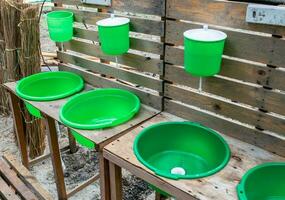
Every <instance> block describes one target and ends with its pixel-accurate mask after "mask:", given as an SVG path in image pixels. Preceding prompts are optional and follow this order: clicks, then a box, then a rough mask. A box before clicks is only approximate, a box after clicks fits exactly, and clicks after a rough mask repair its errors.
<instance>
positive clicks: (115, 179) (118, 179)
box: [109, 161, 123, 200]
mask: <svg viewBox="0 0 285 200" xmlns="http://www.w3.org/2000/svg"><path fill="white" fill-rule="evenodd" d="M109 172H110V189H111V199H112V200H122V199H123V192H122V169H121V167H119V166H117V165H115V164H114V163H112V162H110V161H109Z"/></svg>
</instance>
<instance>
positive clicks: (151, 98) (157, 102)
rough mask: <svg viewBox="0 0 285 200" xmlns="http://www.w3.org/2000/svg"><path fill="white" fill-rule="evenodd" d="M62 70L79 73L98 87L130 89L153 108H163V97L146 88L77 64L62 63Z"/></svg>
mask: <svg viewBox="0 0 285 200" xmlns="http://www.w3.org/2000/svg"><path fill="white" fill-rule="evenodd" d="M59 69H60V70H61V71H70V72H73V73H76V74H79V75H80V76H82V77H83V78H84V80H85V81H86V82H87V83H89V84H90V85H92V86H94V87H98V88H121V89H125V90H130V91H131V92H133V93H135V94H136V95H138V96H139V98H140V100H141V101H142V103H144V104H146V105H148V106H151V107H153V108H156V109H159V110H161V109H162V97H161V96H158V95H155V94H153V93H150V92H147V91H146V90H143V89H140V88H136V87H132V86H130V85H127V84H123V83H120V82H118V81H116V80H115V79H109V78H104V77H102V76H99V75H98V74H97V75H96V74H94V73H92V72H90V71H87V70H86V69H83V68H79V67H75V66H68V65H65V64H61V65H60V66H59Z"/></svg>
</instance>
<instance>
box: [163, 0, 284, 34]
mask: <svg viewBox="0 0 285 200" xmlns="http://www.w3.org/2000/svg"><path fill="white" fill-rule="evenodd" d="M247 5H248V3H243V2H231V1H226V0H220V1H218V0H199V1H197V0H170V1H167V5H166V12H167V14H166V16H167V17H168V18H173V19H184V20H188V21H195V22H201V23H207V24H213V25H219V26H226V27H231V28H236V29H245V30H251V31H259V32H264V33H270V34H275V35H285V28H284V27H282V26H271V25H262V24H251V23H247V22H246V20H245V19H246V10H247Z"/></svg>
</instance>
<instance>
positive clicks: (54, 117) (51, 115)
mask: <svg viewBox="0 0 285 200" xmlns="http://www.w3.org/2000/svg"><path fill="white" fill-rule="evenodd" d="M4 86H5V87H6V89H7V90H8V91H9V93H10V101H11V106H12V110H13V116H14V122H15V128H16V133H17V141H18V145H19V148H20V151H21V157H22V163H23V165H24V166H25V167H27V168H28V167H29V164H30V162H29V159H28V151H27V144H26V140H25V132H24V122H23V119H22V114H21V109H20V106H19V105H20V103H21V101H22V100H23V99H21V98H19V97H18V96H17V95H16V92H15V88H16V83H15V82H11V83H6V84H5V85H4ZM89 89H90V88H88V87H87V88H86V89H85V90H89ZM69 98H70V97H69ZM69 98H65V99H60V100H57V101H49V102H35V101H26V102H28V103H30V104H31V105H33V106H34V107H36V108H37V109H39V110H40V111H41V113H42V115H43V117H44V118H45V119H46V121H47V129H48V141H49V146H50V156H51V160H52V164H53V171H54V175H55V180H56V186H57V193H58V198H59V199H67V198H68V197H70V196H72V195H73V194H75V193H76V192H78V191H80V190H81V189H83V188H84V187H86V186H87V185H89V184H91V183H92V182H94V181H95V180H97V179H98V177H99V176H100V187H101V197H102V199H109V198H110V191H109V182H108V181H109V178H108V175H109V173H105V172H106V171H107V172H108V165H107V166H106V163H107V161H106V160H105V159H104V157H103V154H102V150H103V147H104V146H105V145H107V144H108V143H110V142H111V141H113V140H115V139H117V138H118V137H120V136H122V135H123V134H125V133H127V132H129V131H130V130H131V129H133V128H134V127H136V126H138V125H139V124H140V123H142V122H144V121H146V120H148V119H150V118H152V117H153V116H155V115H156V114H158V113H159V111H158V110H155V109H153V108H151V107H148V106H145V105H142V107H141V110H140V112H139V113H138V114H137V115H136V116H135V117H134V118H133V119H132V120H130V121H128V122H127V123H125V124H122V125H120V126H117V127H114V128H109V129H102V130H94V131H87V130H79V129H72V128H70V129H72V130H74V131H76V132H77V133H79V134H80V135H82V136H83V137H85V138H87V139H89V140H90V141H92V142H94V143H95V144H96V150H98V151H99V163H100V164H99V165H100V175H96V176H94V177H92V178H91V179H89V180H87V181H86V182H84V183H83V184H81V185H80V186H78V187H76V188H75V189H73V190H72V191H70V192H68V193H67V192H66V188H65V183H64V175H63V169H62V165H61V156H60V149H59V144H58V137H57V132H56V126H55V125H56V124H55V123H56V121H58V122H60V120H59V109H60V107H61V106H62V105H63V104H64V103H65V102H66V101H67V100H68V99H69ZM23 101H25V100H23ZM71 139H72V138H71Z"/></svg>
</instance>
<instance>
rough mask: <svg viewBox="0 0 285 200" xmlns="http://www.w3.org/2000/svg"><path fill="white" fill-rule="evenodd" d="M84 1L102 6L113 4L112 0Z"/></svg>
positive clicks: (83, 0) (83, 1)
mask: <svg viewBox="0 0 285 200" xmlns="http://www.w3.org/2000/svg"><path fill="white" fill-rule="evenodd" d="M81 2H82V3H86V4H95V5H100V6H111V4H112V0H81Z"/></svg>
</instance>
